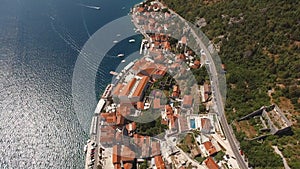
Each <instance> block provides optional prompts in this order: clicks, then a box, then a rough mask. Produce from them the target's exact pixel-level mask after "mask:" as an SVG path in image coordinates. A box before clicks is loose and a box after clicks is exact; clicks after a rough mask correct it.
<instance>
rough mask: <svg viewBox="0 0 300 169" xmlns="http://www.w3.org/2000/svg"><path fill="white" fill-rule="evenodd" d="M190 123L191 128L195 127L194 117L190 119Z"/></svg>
mask: <svg viewBox="0 0 300 169" xmlns="http://www.w3.org/2000/svg"><path fill="white" fill-rule="evenodd" d="M190 124H191V128H193V129H195V128H196V123H195V119H190Z"/></svg>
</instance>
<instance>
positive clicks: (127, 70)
mask: <svg viewBox="0 0 300 169" xmlns="http://www.w3.org/2000/svg"><path fill="white" fill-rule="evenodd" d="M153 4H159V5H158V6H159V7H160V8H166V7H164V6H163V5H162V4H160V3H159V2H156V1H155V2H154V3H153ZM133 10H134V8H133ZM171 14H176V13H175V12H174V11H172V12H171ZM176 15H177V14H176ZM179 17H180V16H179ZM180 20H181V21H184V23H185V26H187V27H188V24H187V23H186V22H185V20H184V19H183V18H181V17H180ZM131 21H132V23H133V24H134V25H135V27H136V28H137V30H138V31H139V32H140V33H141V34H142V35H143V36H144V38H145V39H146V41H147V42H152V37H150V36H149V35H148V34H147V33H146V31H145V30H144V29H143V28H142V27H141V26H139V25H138V23H137V22H136V21H135V18H133V19H132V20H131ZM193 34H194V36H196V33H195V32H193ZM143 43H144V41H142V44H141V48H140V53H141V54H142V53H143V49H142V48H144V44H143ZM202 45H203V44H202ZM150 48H151V47H150ZM203 48H204V49H205V52H208V50H207V49H206V47H205V46H202V49H203ZM150 50H151V49H150ZM165 50H166V49H164V50H162V51H163V52H162V53H165V54H171V53H169V52H168V51H165ZM168 59H169V58H168ZM168 59H167V60H166V61H167V62H168V61H169V63H173V61H172V60H168ZM140 60H144V61H145V62H153V63H156V62H155V61H154V60H152V58H151V57H150V56H149V51H147V54H145V55H143V57H142V58H141V59H140ZM137 63H138V61H137V60H135V61H133V62H130V63H129V64H128V65H127V66H126V67H125V68H124V69H123V70H122V71H121V72H120V73H119V74H118V75H117V78H116V79H117V80H116V81H115V82H114V84H109V85H108V86H107V88H106V90H105V92H104V93H103V95H102V97H101V99H100V100H99V102H98V105H97V108H96V110H95V116H98V115H99V114H101V111H102V109H103V108H104V107H105V105H106V106H110V104H111V103H110V102H109V103H108V104H106V102H105V99H108V97H109V96H111V94H112V93H113V88H114V87H115V88H117V86H118V83H119V82H120V81H122V80H124V79H122V78H126V77H129V76H132V75H131V73H132V71H133V70H132V67H134V66H135V65H136V64H137ZM212 63H214V62H213V61H212ZM192 66H193V65H192ZM187 70H189V69H187ZM136 72H138V71H135V73H136ZM132 77H134V76H132ZM138 80H139V81H141V79H138ZM130 83H133V84H132V85H129V86H131V87H130V89H131V88H132V87H133V86H134V85H135V84H136V82H135V81H133V82H132V81H130V82H129V81H128V82H127V83H126V85H127V86H128V84H130ZM139 83H140V82H138V85H139ZM133 88H134V87H133ZM114 90H115V89H114ZM123 90H125V89H123ZM131 90H133V89H131ZM121 91H122V90H121ZM122 92H123V91H122ZM133 92H134V91H133ZM123 93H124V92H123ZM128 94H129V95H131V94H130V93H129V92H128V93H127V94H126V95H128ZM113 104H114V103H113ZM172 109H174V108H172ZM177 116H178V117H179V116H182V118H183V119H184V118H187V119H190V118H191V117H193V118H194V120H195V119H197V120H201V118H199V119H198V117H196V116H189V115H188V116H187V115H184V114H183V115H177ZM216 116H218V115H216ZM200 117H201V116H200ZM204 117H205V118H207V117H206V116H204ZM204 117H202V118H204ZM101 118H104V119H105V118H106V117H101ZM179 119H180V118H179ZM95 121H97V122H96V123H97V124H98V125H97V126H100V127H98V130H99V131H100V130H101V127H102V126H103V122H104V121H107V120H104V121H102V120H101V122H100V119H98V118H97V120H95ZM178 123H179V125H180V123H181V122H178ZM216 123H219V121H218V120H216ZM130 124H131V123H130ZM126 125H129V124H126ZM132 125H133V124H132ZM168 125H170V126H171V125H172V124H171V123H169V124H168ZM94 128H95V125H92V126H91V131H94ZM171 128H172V127H170V129H171ZM189 128H190V130H191V129H192V128H193V127H191V126H189ZM218 128H219V130H220V132H221V133H222V132H223V131H222V129H221V127H220V126H218ZM179 131H181V130H179ZM169 132H170V133H169V135H166V137H165V140H159V141H158V142H159V143H160V144H161V146H162V145H163V144H162V143H164V144H168V140H169V139H170V138H173V137H172V135H173V134H174V133H172V132H171V130H170V131H169ZM91 134H95V133H92V132H91ZM100 134H101V133H100V132H96V136H95V139H94V140H95V143H96V146H95V147H97V146H98V147H99V150H98V151H99V152H102V148H103V147H105V146H103V145H102V144H101V141H100V140H99V138H100ZM175 135H176V133H175ZM222 135H223V134H222ZM222 135H221V136H222ZM168 137H169V138H168ZM214 137H215V139H216V140H217V141H218V142H222V144H223V145H225V146H226V149H227V151H228V153H230V154H231V155H232V156H234V154H233V153H232V152H233V151H232V150H231V146H229V145H228V143H227V142H226V143H223V141H222V139H224V137H223V136H222V138H220V137H219V135H214ZM97 138H98V140H97ZM166 140H167V142H165V141H166ZM92 142H93V141H92ZM227 146H228V147H227ZM89 147H90V146H89ZM95 147H94V148H95ZM92 148H93V146H92ZM174 148H175V149H178V151H180V152H181V153H180V154H182V156H184V158H187V159H188V161H190V162H191V163H192V164H193V165H195V166H197V167H198V168H204V166H202V165H203V164H199V163H198V162H197V161H195V159H191V158H190V157H188V156H187V155H186V154H185V152H183V151H182V150H181V149H180V148H178V147H177V145H175V146H174ZM104 149H106V150H105V152H107V149H109V150H108V151H110V152H112V151H115V146H114V148H113V149H111V148H103V151H104ZM128 151H129V152H130V150H128ZM160 151H161V154H163V153H164V150H160ZM96 154H98V153H97V150H96ZM103 154H104V153H103ZM103 154H101V158H102V157H103V156H102V155H103ZM114 155H116V154H110V155H108V154H106V156H105V157H103V158H105V159H106V158H108V159H109V160H111V159H112V160H113V161H114ZM88 156H89V153H87V158H86V159H88ZM99 156H100V154H99ZM157 157H159V158H162V156H157ZM155 158H156V156H155ZM163 159H164V160H167V156H166V157H165V156H164V157H163ZM86 161H87V160H86ZM104 161H106V160H104ZM210 161H211V159H209V158H208V159H207V160H206V161H205V164H206V163H209V162H210ZM95 163H97V160H96V162H95ZM99 163H101V162H99ZM104 163H105V164H108V163H109V162H104ZM93 164H94V162H93ZM114 164H115V162H114ZM120 165H122V161H121V164H120ZM206 165H207V164H206ZM214 165H216V164H214ZM232 165H237V164H236V163H235V162H232ZM87 167H88V163H87V162H86V168H87ZM107 167H109V168H113V165H109V164H108V166H107ZM115 167H116V166H115Z"/></svg>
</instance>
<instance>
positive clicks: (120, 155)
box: [112, 145, 135, 164]
mask: <svg viewBox="0 0 300 169" xmlns="http://www.w3.org/2000/svg"><path fill="white" fill-rule="evenodd" d="M134 159H135V152H133V151H132V150H131V149H130V148H129V147H127V146H125V145H114V146H113V157H112V162H113V164H120V163H121V161H122V162H133V161H134Z"/></svg>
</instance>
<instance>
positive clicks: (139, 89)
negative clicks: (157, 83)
mask: <svg viewBox="0 0 300 169" xmlns="http://www.w3.org/2000/svg"><path fill="white" fill-rule="evenodd" d="M149 79H150V78H149V77H148V76H144V77H143V78H142V79H141V80H140V82H139V84H138V86H137V88H136V89H135V91H134V93H133V95H132V96H137V97H140V96H141V94H142V91H143V90H144V88H145V86H146V85H147V83H148V81H149Z"/></svg>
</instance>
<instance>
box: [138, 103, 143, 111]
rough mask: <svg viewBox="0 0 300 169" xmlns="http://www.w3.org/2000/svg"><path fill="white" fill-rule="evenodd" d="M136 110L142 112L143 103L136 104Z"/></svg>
mask: <svg viewBox="0 0 300 169" xmlns="http://www.w3.org/2000/svg"><path fill="white" fill-rule="evenodd" d="M136 108H137V109H138V110H144V102H137V104H136Z"/></svg>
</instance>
